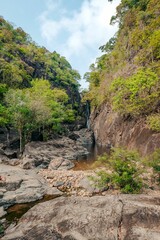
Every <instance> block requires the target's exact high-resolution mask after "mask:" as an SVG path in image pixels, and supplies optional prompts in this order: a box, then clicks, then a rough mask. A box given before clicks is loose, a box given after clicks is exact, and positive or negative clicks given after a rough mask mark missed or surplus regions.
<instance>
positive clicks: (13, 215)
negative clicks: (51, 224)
mask: <svg viewBox="0 0 160 240" xmlns="http://www.w3.org/2000/svg"><path fill="white" fill-rule="evenodd" d="M57 197H58V196H53V195H45V196H44V197H43V198H42V199H40V200H37V201H35V202H30V203H19V204H15V205H13V206H11V207H9V208H8V209H7V215H6V216H5V218H6V220H7V222H8V223H17V222H18V220H19V219H20V218H21V217H22V216H23V214H25V213H26V212H27V211H28V210H29V209H30V208H32V207H33V206H35V205H36V204H38V203H42V202H46V201H49V200H51V199H54V198H57Z"/></svg>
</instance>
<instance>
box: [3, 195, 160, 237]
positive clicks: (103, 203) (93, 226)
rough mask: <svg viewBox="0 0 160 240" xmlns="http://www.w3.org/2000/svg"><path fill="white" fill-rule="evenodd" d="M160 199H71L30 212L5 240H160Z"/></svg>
mask: <svg viewBox="0 0 160 240" xmlns="http://www.w3.org/2000/svg"><path fill="white" fill-rule="evenodd" d="M159 204H160V197H158V198H157V197H155V198H154V197H151V196H145V195H119V196H118V195H110V196H109V195H108V196H105V197H102V196H94V197H91V198H89V197H68V198H64V197H61V198H58V199H54V200H51V201H48V202H44V203H40V204H38V205H36V206H34V207H33V208H32V209H30V210H29V211H28V212H27V213H26V214H25V215H24V216H23V217H22V218H21V219H20V221H19V223H18V225H17V226H15V227H12V228H10V229H8V230H7V231H6V235H5V236H4V237H3V238H2V240H11V239H12V240H13V239H15V240H16V239H19V240H22V239H25V240H30V239H35V240H36V239H37V240H38V239H45V240H51V239H53V240H54V239H59V240H62V239H63V240H65V239H66V240H69V239H70V240H71V239H72V240H116V239H117V240H118V239H121V240H122V239H124V240H133V239H135V240H144V239H145V240H151V239H152V240H159V239H160V228H159V226H160V205H159Z"/></svg>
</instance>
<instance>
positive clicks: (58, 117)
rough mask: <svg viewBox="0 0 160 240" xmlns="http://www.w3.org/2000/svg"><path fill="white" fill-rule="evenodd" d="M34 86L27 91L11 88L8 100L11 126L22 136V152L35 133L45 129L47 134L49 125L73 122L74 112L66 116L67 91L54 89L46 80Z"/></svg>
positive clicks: (67, 112)
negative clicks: (33, 132)
mask: <svg viewBox="0 0 160 240" xmlns="http://www.w3.org/2000/svg"><path fill="white" fill-rule="evenodd" d="M31 85H32V87H31V88H28V89H21V90H20V89H16V90H13V89H10V90H9V91H8V92H7V94H6V97H5V101H6V103H7V106H8V111H9V112H10V116H11V123H12V124H13V126H14V127H15V128H16V129H17V130H18V133H19V138H20V152H22V151H23V148H24V146H25V143H26V141H28V138H29V136H30V134H31V132H32V131H33V130H35V129H38V128H42V131H43V133H44V129H45V127H47V126H50V127H52V128H53V129H56V126H59V124H60V123H62V122H63V121H66V120H69V121H70V120H71V119H73V114H71V113H73V111H72V110H71V109H70V111H69V108H68V110H67V111H66V113H65V104H66V103H67V101H68V95H67V94H66V93H65V91H64V90H60V89H51V84H50V83H49V81H47V80H43V79H36V80H33V81H32V82H31ZM66 106H67V105H66ZM66 109H67V107H66ZM2 110H3V109H2Z"/></svg>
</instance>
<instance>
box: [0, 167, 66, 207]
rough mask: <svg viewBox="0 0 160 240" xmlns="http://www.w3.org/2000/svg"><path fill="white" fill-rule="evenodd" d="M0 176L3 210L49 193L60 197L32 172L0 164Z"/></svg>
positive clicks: (0, 194)
mask: <svg viewBox="0 0 160 240" xmlns="http://www.w3.org/2000/svg"><path fill="white" fill-rule="evenodd" d="M0 176H1V180H0V196H1V197H0V206H3V207H5V208H8V207H9V206H11V205H13V204H15V203H26V202H33V201H36V200H38V199H41V198H43V196H44V195H46V194H49V193H50V194H51V195H56V196H57V195H61V192H60V191H58V190H57V189H56V190H55V189H53V188H51V187H50V186H49V185H48V183H47V182H46V180H45V179H44V178H43V177H42V176H40V175H39V174H37V173H36V171H34V170H24V169H21V168H20V167H13V166H8V165H3V164H0ZM57 192H59V194H57Z"/></svg>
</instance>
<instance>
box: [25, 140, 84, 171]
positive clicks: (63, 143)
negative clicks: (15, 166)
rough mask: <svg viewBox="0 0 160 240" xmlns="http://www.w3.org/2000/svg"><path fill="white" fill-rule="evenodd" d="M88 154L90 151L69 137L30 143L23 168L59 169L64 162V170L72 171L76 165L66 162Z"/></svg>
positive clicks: (26, 149) (26, 150)
mask: <svg viewBox="0 0 160 240" xmlns="http://www.w3.org/2000/svg"><path fill="white" fill-rule="evenodd" d="M87 154H88V151H87V149H86V148H85V147H83V146H82V144H80V143H79V142H76V141H74V140H72V139H70V138H68V137H63V138H58V139H55V140H50V141H47V142H30V143H28V144H27V145H26V146H25V151H24V153H23V156H22V168H24V169H31V168H35V167H38V168H48V166H49V168H50V169H58V168H59V167H60V166H61V165H62V162H63V169H64V168H66V169H70V168H73V167H74V164H73V163H71V162H69V161H66V162H64V160H76V159H78V158H79V157H80V156H83V155H87ZM66 166H67V167H66ZM61 167H62V166H61Z"/></svg>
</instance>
